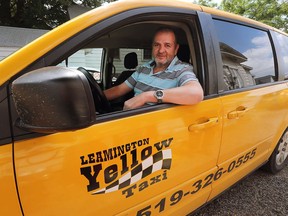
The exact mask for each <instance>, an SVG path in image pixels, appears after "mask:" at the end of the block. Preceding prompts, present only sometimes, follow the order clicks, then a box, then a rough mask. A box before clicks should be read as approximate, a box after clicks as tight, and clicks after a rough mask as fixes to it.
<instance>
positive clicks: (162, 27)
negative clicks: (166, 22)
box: [153, 26, 178, 44]
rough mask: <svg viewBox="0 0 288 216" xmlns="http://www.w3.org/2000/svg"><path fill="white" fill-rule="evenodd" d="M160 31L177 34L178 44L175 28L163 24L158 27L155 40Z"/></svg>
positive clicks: (176, 42)
mask: <svg viewBox="0 0 288 216" xmlns="http://www.w3.org/2000/svg"><path fill="white" fill-rule="evenodd" d="M159 32H167V33H168V32H169V33H173V34H174V36H175V44H178V38H177V34H176V31H175V29H173V28H171V27H167V26H161V27H160V28H158V29H157V30H156V32H155V34H154V37H153V40H154V38H155V35H156V34H158V33H159Z"/></svg>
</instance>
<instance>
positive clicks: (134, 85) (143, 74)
mask: <svg viewBox="0 0 288 216" xmlns="http://www.w3.org/2000/svg"><path fill="white" fill-rule="evenodd" d="M154 65H155V62H154V60H151V61H150V62H148V63H146V64H144V65H143V66H140V67H139V68H138V69H137V71H135V72H134V73H133V74H132V75H131V76H130V77H129V78H128V79H127V80H126V81H125V83H126V85H128V86H129V87H130V88H131V89H134V94H135V96H136V95H138V94H141V93H142V92H146V91H156V90H159V89H161V90H163V89H168V88H174V87H179V86H183V85H184V84H185V83H187V82H188V81H198V79H197V78H196V76H195V74H194V72H193V67H192V65H190V64H188V63H184V62H182V61H180V60H179V59H178V58H177V56H175V57H174V59H173V60H172V62H171V63H170V65H169V66H168V67H167V68H166V70H165V71H161V72H158V73H155V74H153V67H154Z"/></svg>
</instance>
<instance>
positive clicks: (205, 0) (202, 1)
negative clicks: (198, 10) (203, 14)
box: [193, 0, 217, 8]
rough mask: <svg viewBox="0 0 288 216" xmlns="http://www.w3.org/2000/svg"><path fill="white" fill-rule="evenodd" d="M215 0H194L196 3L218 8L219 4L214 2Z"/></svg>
mask: <svg viewBox="0 0 288 216" xmlns="http://www.w3.org/2000/svg"><path fill="white" fill-rule="evenodd" d="M212 1H213V0H194V1H193V3H194V4H199V5H203V6H207V7H212V8H216V7H217V4H216V3H213V2H212Z"/></svg>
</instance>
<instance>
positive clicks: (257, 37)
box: [214, 20, 275, 90]
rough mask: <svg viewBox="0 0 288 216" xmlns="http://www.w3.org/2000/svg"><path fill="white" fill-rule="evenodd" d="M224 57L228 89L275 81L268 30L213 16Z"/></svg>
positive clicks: (225, 80)
mask: <svg viewBox="0 0 288 216" xmlns="http://www.w3.org/2000/svg"><path fill="white" fill-rule="evenodd" d="M214 23H215V26H216V30H217V34H218V39H219V41H220V50H221V55H222V61H223V72H224V82H225V85H226V90H230V89H237V88H244V87H248V86H253V85H258V84H263V83H270V82H274V81H275V68H274V60H273V52H272V47H271V43H270V40H269V37H268V34H267V32H265V31H261V30H257V29H254V28H251V27H247V26H242V25H238V24H233V23H229V22H224V21H220V20H214Z"/></svg>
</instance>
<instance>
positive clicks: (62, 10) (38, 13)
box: [0, 0, 111, 29]
mask: <svg viewBox="0 0 288 216" xmlns="http://www.w3.org/2000/svg"><path fill="white" fill-rule="evenodd" d="M103 2H111V0H110V1H104V0H0V25H2V26H14V27H23V28H38V29H52V28H54V27H56V26H58V25H60V24H62V23H64V22H66V21H68V20H69V15H68V7H69V6H71V5H72V4H76V3H77V4H79V5H82V6H85V7H91V8H94V7H98V6H100V5H101V4H102V3H103Z"/></svg>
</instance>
